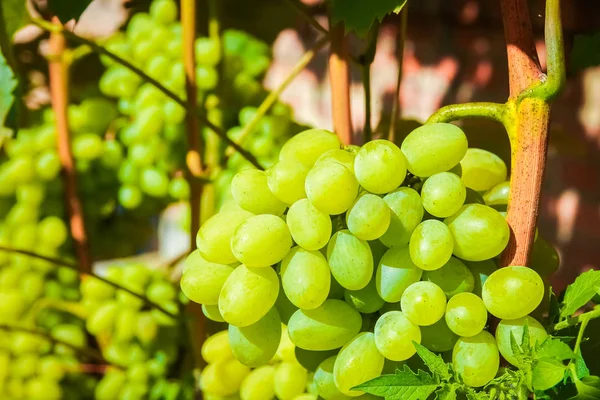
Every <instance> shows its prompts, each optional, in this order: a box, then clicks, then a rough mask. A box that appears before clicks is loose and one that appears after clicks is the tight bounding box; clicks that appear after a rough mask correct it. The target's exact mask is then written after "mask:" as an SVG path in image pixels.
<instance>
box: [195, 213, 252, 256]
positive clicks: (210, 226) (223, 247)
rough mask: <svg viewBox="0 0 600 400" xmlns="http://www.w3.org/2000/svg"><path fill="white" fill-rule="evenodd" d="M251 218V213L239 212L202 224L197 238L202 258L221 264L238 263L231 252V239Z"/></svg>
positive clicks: (214, 217)
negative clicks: (243, 223)
mask: <svg viewBox="0 0 600 400" xmlns="http://www.w3.org/2000/svg"><path fill="white" fill-rule="evenodd" d="M251 216H252V214H251V213H249V212H247V211H244V210H239V211H232V212H221V213H218V214H216V215H213V216H212V217H210V218H209V219H208V220H207V221H206V222H205V223H204V224H202V226H201V227H200V230H199V231H198V235H197V236H196V245H197V246H198V250H200V254H201V255H202V257H203V258H204V259H206V260H207V261H211V262H217V263H221V264H230V263H232V262H235V261H237V260H236V258H235V256H234V255H233V252H232V251H231V245H230V243H231V238H232V236H233V234H234V232H235V230H236V229H237V228H238V227H239V226H240V225H241V224H242V222H244V221H245V220H247V219H248V218H250V217H251Z"/></svg>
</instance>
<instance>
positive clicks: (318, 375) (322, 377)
mask: <svg viewBox="0 0 600 400" xmlns="http://www.w3.org/2000/svg"><path fill="white" fill-rule="evenodd" d="M335 359H336V356H335V355H334V356H331V357H329V358H327V359H326V360H324V361H323V362H322V363H321V364H319V366H318V368H317V370H316V371H315V375H314V377H313V379H314V382H315V385H316V387H317V393H318V395H319V396H320V397H322V398H323V399H325V400H330V399H331V400H342V399H344V398H345V397H346V396H345V395H343V394H342V392H340V391H339V389H338V388H337V386H335V382H334V379H333V367H334V365H335Z"/></svg>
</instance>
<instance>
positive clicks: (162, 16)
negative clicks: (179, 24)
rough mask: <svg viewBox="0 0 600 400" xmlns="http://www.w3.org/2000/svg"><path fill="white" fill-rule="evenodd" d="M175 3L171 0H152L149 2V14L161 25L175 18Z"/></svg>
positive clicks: (176, 13)
mask: <svg viewBox="0 0 600 400" xmlns="http://www.w3.org/2000/svg"><path fill="white" fill-rule="evenodd" d="M177 15H178V12H177V3H175V2H174V1H172V0H154V1H152V3H151V4H150V16H151V17H152V19H154V20H155V21H156V22H158V23H161V24H163V25H167V24H170V23H172V22H174V21H175V20H177Z"/></svg>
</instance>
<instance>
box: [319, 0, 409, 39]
mask: <svg viewBox="0 0 600 400" xmlns="http://www.w3.org/2000/svg"><path fill="white" fill-rule="evenodd" d="M405 4H406V0H377V1H364V0H331V16H332V19H333V22H334V23H337V22H344V24H345V25H346V30H347V31H355V32H356V33H357V34H358V35H359V36H362V37H364V36H366V35H367V33H368V32H369V28H371V25H373V22H374V21H375V19H377V20H379V21H381V20H382V19H383V17H385V16H386V15H388V14H390V13H396V14H398V13H399V12H400V11H401V10H402V8H403V7H404V5H405Z"/></svg>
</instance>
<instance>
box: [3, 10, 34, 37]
mask: <svg viewBox="0 0 600 400" xmlns="http://www.w3.org/2000/svg"><path fill="white" fill-rule="evenodd" d="M0 17H1V19H2V20H3V21H0V29H5V31H4V32H5V33H6V37H8V38H9V39H12V37H13V35H14V34H15V32H16V31H18V30H19V29H21V28H22V27H23V26H24V25H25V23H26V22H27V19H28V14H27V1H25V0H1V1H0ZM2 26H4V28H2ZM9 41H10V40H9Z"/></svg>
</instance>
